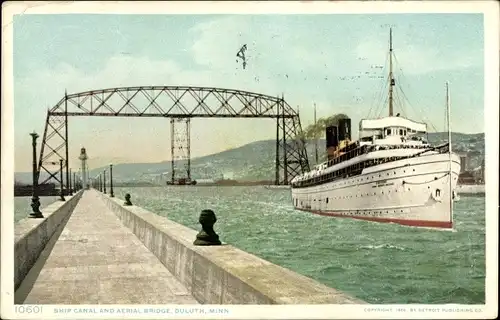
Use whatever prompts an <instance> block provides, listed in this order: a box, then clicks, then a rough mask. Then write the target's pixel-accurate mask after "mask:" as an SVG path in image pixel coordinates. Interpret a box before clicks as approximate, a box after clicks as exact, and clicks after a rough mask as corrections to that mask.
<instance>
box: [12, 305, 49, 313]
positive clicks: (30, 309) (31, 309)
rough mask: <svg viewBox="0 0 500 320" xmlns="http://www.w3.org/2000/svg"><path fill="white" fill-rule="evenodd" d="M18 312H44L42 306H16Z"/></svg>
mask: <svg viewBox="0 0 500 320" xmlns="http://www.w3.org/2000/svg"><path fill="white" fill-rule="evenodd" d="M15 310H16V312H17V313H40V312H42V307H40V306H22V305H21V306H15Z"/></svg>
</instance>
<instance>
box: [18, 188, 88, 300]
mask: <svg viewBox="0 0 500 320" xmlns="http://www.w3.org/2000/svg"><path fill="white" fill-rule="evenodd" d="M82 193H83V191H78V192H77V193H76V194H74V195H73V196H66V197H65V199H66V201H56V202H54V203H52V204H50V205H49V206H47V207H45V208H41V209H40V211H41V212H42V214H43V216H44V218H41V219H31V218H28V217H26V218H24V219H22V220H20V221H18V222H17V223H16V224H15V225H14V289H16V290H17V288H18V287H19V286H20V284H21V282H22V281H23V280H24V278H25V277H26V275H27V274H28V272H29V271H30V269H31V268H32V267H33V265H34V264H35V262H36V260H37V259H38V257H39V256H40V253H41V252H42V251H43V249H44V248H45V246H46V244H47V242H48V241H49V239H50V238H51V237H52V235H53V234H54V232H55V231H56V230H57V228H58V227H59V226H60V225H61V224H62V223H63V222H64V221H65V220H67V219H68V218H69V217H70V216H71V213H72V212H73V209H74V208H75V206H76V205H77V203H78V201H79V200H80V198H81V196H82Z"/></svg>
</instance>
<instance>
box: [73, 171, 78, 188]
mask: <svg viewBox="0 0 500 320" xmlns="http://www.w3.org/2000/svg"><path fill="white" fill-rule="evenodd" d="M77 183H78V182H76V172H73V189H74V190H73V191H74V192H75V193H76V191H77V190H78V186H77Z"/></svg>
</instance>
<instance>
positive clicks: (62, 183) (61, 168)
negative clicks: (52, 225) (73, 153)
mask: <svg viewBox="0 0 500 320" xmlns="http://www.w3.org/2000/svg"><path fill="white" fill-rule="evenodd" d="M63 162H64V160H63V159H59V168H60V170H61V175H60V177H61V192H60V194H59V196H60V200H61V201H66V199H64V181H63Z"/></svg>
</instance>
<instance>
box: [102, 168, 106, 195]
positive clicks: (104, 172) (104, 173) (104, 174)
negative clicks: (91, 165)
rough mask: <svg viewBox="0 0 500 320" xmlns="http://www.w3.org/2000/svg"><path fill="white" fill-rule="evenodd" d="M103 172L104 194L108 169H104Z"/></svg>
mask: <svg viewBox="0 0 500 320" xmlns="http://www.w3.org/2000/svg"><path fill="white" fill-rule="evenodd" d="M102 173H103V177H104V194H106V169H104V171H103V172H102Z"/></svg>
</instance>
